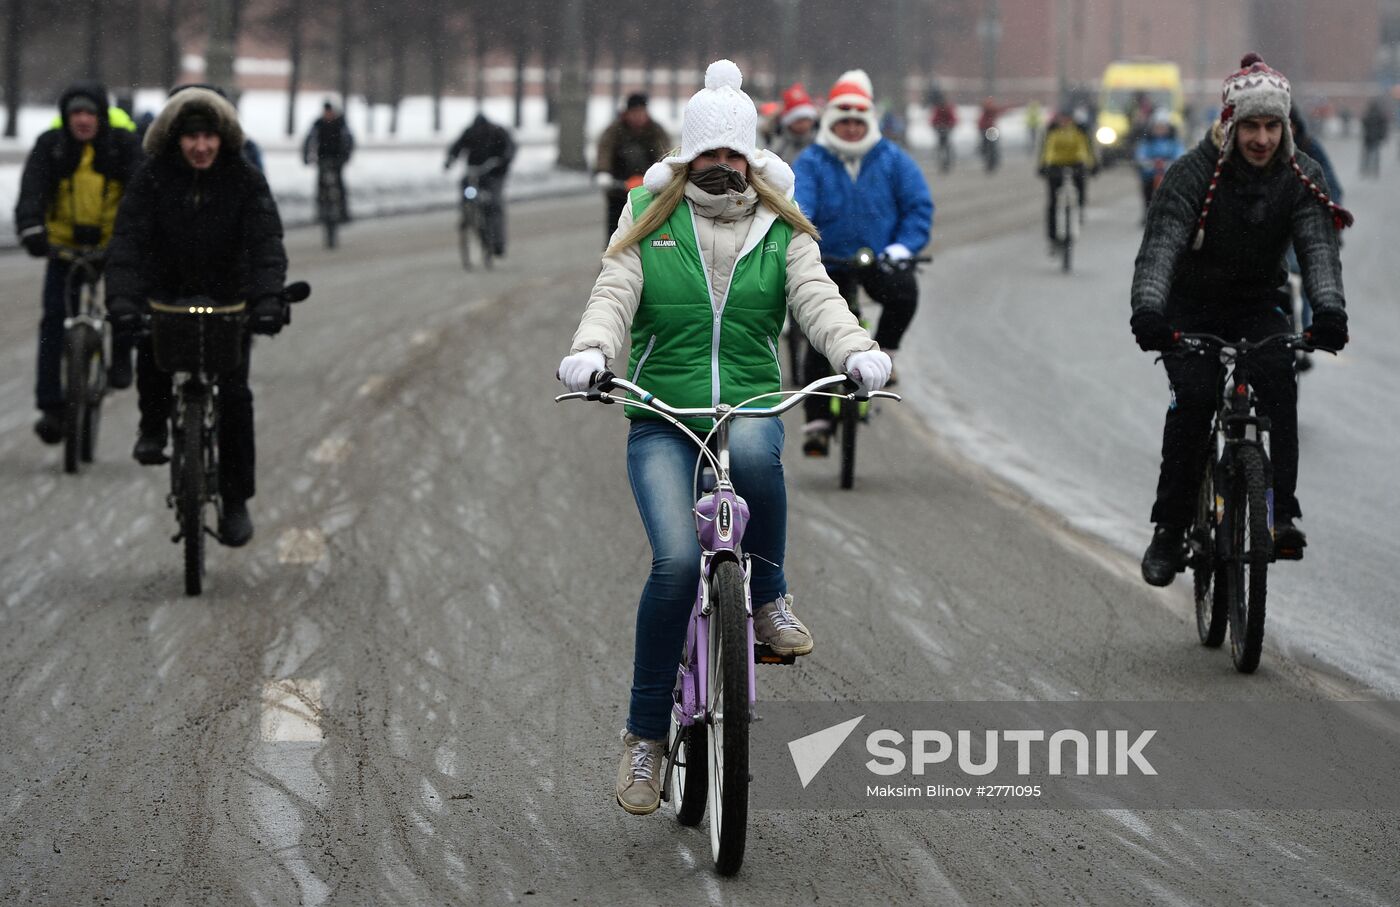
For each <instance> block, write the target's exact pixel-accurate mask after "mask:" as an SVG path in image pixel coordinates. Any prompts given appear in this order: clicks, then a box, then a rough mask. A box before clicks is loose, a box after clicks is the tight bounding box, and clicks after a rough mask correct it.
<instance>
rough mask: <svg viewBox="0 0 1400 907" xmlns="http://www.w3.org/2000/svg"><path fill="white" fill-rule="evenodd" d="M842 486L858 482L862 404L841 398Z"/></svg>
mask: <svg viewBox="0 0 1400 907" xmlns="http://www.w3.org/2000/svg"><path fill="white" fill-rule="evenodd" d="M839 402H840V404H841V487H842V488H850V487H851V486H853V485H855V483H856V423H857V422H859V421H860V404H858V403H856V402H855V401H854V400H841V401H839Z"/></svg>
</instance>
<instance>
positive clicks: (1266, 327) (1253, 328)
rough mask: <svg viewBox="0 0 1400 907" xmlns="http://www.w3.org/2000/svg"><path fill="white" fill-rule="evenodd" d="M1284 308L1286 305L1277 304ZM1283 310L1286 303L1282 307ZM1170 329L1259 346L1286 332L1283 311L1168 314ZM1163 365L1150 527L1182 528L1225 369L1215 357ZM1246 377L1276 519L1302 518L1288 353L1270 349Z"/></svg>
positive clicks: (1190, 511)
mask: <svg viewBox="0 0 1400 907" xmlns="http://www.w3.org/2000/svg"><path fill="white" fill-rule="evenodd" d="M1284 298H1285V300H1286V297H1284ZM1285 304H1286V303H1285ZM1167 317H1168V319H1169V320H1170V321H1171V323H1172V326H1173V327H1175V328H1176V329H1177V330H1179V331H1184V332H1187V333H1191V332H1197V333H1209V334H1217V335H1219V336H1221V337H1224V338H1225V339H1227V340H1234V339H1236V338H1241V337H1242V338H1244V339H1246V340H1262V339H1263V338H1265V337H1267V336H1269V335H1270V334H1278V333H1282V332H1285V331H1290V330H1292V326H1291V322H1290V320H1289V318H1288V317H1287V316H1285V315H1284V313H1283V310H1282V309H1276V308H1272V307H1269V306H1267V305H1265V304H1255V305H1251V306H1249V307H1248V308H1245V307H1241V309H1240V310H1239V311H1235V312H1230V313H1227V314H1225V315H1221V314H1219V313H1211V314H1209V315H1205V314H1194V315H1193V314H1182V313H1173V312H1172V310H1171V307H1168V311H1167ZM1162 362H1163V364H1164V365H1166V367H1167V378H1168V379H1169V380H1170V381H1171V392H1172V399H1171V404H1170V405H1169V406H1168V407H1167V416H1166V424H1165V425H1164V426H1163V429H1162V470H1161V473H1160V475H1159V476H1158V480H1157V501H1156V503H1155V504H1154V505H1153V506H1152V522H1154V523H1163V524H1166V525H1169V526H1186V525H1189V524H1190V522H1191V519H1192V517H1193V516H1194V514H1195V509H1196V494H1197V491H1198V489H1199V483H1200V480H1201V476H1202V475H1204V473H1205V468H1206V463H1207V462H1209V458H1210V457H1211V455H1212V454H1213V450H1212V447H1211V440H1212V438H1211V424H1212V421H1213V419H1214V417H1215V411H1216V407H1217V403H1218V402H1219V392H1220V385H1221V382H1222V381H1224V380H1225V367H1224V366H1223V365H1221V363H1220V360H1219V358H1218V357H1216V356H1199V355H1194V356H1184V355H1181V354H1168V355H1166V356H1164V357H1163V359H1162ZM1249 368H1250V371H1249V373H1248V375H1247V377H1248V380H1249V383H1250V385H1251V386H1252V387H1253V388H1254V390H1255V393H1256V396H1257V397H1258V414H1259V415H1261V416H1267V417H1268V418H1269V422H1270V433H1269V459H1270V461H1271V462H1272V463H1273V471H1274V516H1275V519H1279V520H1283V519H1293V518H1295V517H1300V516H1302V515H1303V514H1302V510H1301V508H1300V507H1299V506H1298V499H1297V497H1296V496H1295V492H1296V491H1297V487H1298V385H1297V383H1296V378H1295V375H1294V370H1293V352H1292V351H1291V350H1288V349H1285V348H1284V347H1282V346H1277V347H1271V348H1270V349H1269V350H1268V351H1267V352H1261V353H1259V354H1257V355H1255V356H1254V357H1253V358H1251V359H1250V360H1249Z"/></svg>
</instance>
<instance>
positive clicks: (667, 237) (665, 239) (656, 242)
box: [651, 233, 676, 249]
mask: <svg viewBox="0 0 1400 907" xmlns="http://www.w3.org/2000/svg"><path fill="white" fill-rule="evenodd" d="M651 247H652V248H653V249H674V248H675V247H676V241H675V240H674V239H672V238H671V234H669V233H662V234H661V235H660V236H658V237H657V238H656V239H653V240H652V241H651Z"/></svg>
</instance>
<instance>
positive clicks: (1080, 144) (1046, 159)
mask: <svg viewBox="0 0 1400 907" xmlns="http://www.w3.org/2000/svg"><path fill="white" fill-rule="evenodd" d="M1066 167H1068V168H1070V172H1071V178H1072V179H1073V180H1074V190H1075V192H1077V193H1078V194H1079V217H1080V219H1081V222H1082V220H1083V217H1084V179H1085V172H1086V171H1088V172H1091V173H1097V172H1098V168H1099V165H1098V160H1097V159H1095V157H1094V149H1093V147H1092V146H1091V145H1090V144H1089V136H1088V135H1087V134H1085V132H1084V130H1083V129H1081V128H1079V126H1078V125H1076V124H1075V122H1074V120H1072V119H1071V118H1070V117H1069V116H1067V115H1066V114H1064V113H1057V114H1056V115H1055V117H1054V119H1052V120H1051V121H1050V129H1049V131H1047V132H1046V133H1045V143H1044V144H1043V145H1042V146H1041V149H1040V175H1041V176H1042V177H1044V178H1045V185H1046V188H1047V190H1048V196H1047V203H1046V206H1045V231H1046V236H1048V237H1049V239H1050V251H1051V253H1052V254H1053V253H1054V252H1055V250H1056V243H1057V242H1058V241H1059V237H1057V236H1056V235H1055V193H1057V192H1059V191H1060V185H1061V184H1062V183H1063V182H1064V168H1066Z"/></svg>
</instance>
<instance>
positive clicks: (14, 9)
mask: <svg viewBox="0 0 1400 907" xmlns="http://www.w3.org/2000/svg"><path fill="white" fill-rule="evenodd" d="M28 6H29V4H27V3H25V2H24V0H5V138H7V139H12V138H14V137H15V136H16V135H17V134H18V131H19V104H20V98H21V95H20V78H21V73H22V72H23V69H22V67H21V66H20V61H21V59H22V54H23V51H24V44H23V42H22V41H20V34H21V33H22V32H23V31H24V13H25V10H26V9H27V8H28Z"/></svg>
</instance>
